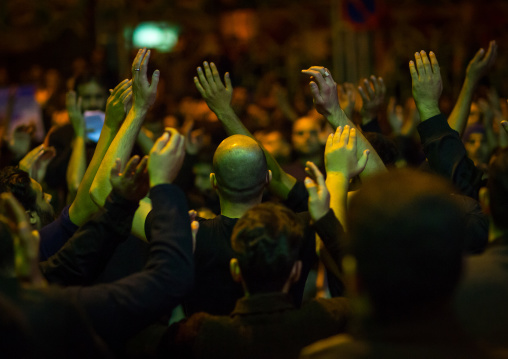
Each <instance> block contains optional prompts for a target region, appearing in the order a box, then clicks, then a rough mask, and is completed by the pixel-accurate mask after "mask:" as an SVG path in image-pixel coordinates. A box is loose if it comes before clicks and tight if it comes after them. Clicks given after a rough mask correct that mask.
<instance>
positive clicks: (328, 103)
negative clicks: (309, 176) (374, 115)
mask: <svg viewBox="0 0 508 359" xmlns="http://www.w3.org/2000/svg"><path fill="white" fill-rule="evenodd" d="M302 72H303V73H304V74H307V75H310V76H312V77H313V78H314V81H311V82H310V90H311V92H312V96H313V97H314V105H315V106H316V110H317V111H318V112H319V113H320V114H321V115H323V116H324V117H325V118H326V120H327V121H328V122H329V123H330V124H331V125H332V127H333V129H334V130H336V129H337V128H338V127H339V126H342V127H344V126H346V125H348V126H350V127H355V126H354V124H353V122H351V120H350V119H349V118H347V116H346V114H345V113H344V111H343V110H342V109H341V108H340V106H339V102H338V100H337V85H336V83H335V81H334V80H333V78H332V76H331V75H330V73H329V71H328V70H326V69H325V68H324V67H319V66H312V67H311V68H310V69H308V70H302ZM357 133H358V150H359V151H360V152H361V153H363V151H365V150H369V152H370V159H369V162H368V163H367V166H366V168H365V170H364V171H363V172H362V173H361V174H360V178H361V179H365V178H367V177H368V176H371V175H373V174H375V173H378V172H380V171H386V167H385V165H384V163H383V161H382V160H381V158H380V157H379V155H378V154H377V152H376V151H375V150H374V147H372V145H371V144H370V142H369V141H367V139H366V138H365V137H364V136H363V135H362V133H361V132H360V131H357Z"/></svg>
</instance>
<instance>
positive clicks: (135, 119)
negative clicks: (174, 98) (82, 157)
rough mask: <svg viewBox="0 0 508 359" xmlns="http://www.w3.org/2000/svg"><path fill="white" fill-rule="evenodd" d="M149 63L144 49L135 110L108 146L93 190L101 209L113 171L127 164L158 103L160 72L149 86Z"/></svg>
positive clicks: (137, 69)
mask: <svg viewBox="0 0 508 359" xmlns="http://www.w3.org/2000/svg"><path fill="white" fill-rule="evenodd" d="M149 59H150V50H147V49H141V50H139V51H138V53H137V55H136V58H135V59H134V61H133V63H132V108H131V109H130V111H129V113H128V114H127V117H126V118H125V121H124V122H123V123H122V125H121V126H120V129H119V131H118V133H117V134H116V136H115V138H114V140H113V142H112V143H111V145H110V146H109V149H108V150H107V152H106V154H105V156H104V159H103V160H102V162H101V165H100V167H99V170H98V171H97V174H96V176H95V179H94V180H93V183H92V187H91V189H90V193H91V196H92V199H93V201H94V202H95V203H96V204H97V205H99V206H103V205H104V202H105V201H106V197H107V196H108V194H109V192H110V191H111V184H110V182H109V176H110V169H111V167H113V165H114V163H115V161H116V159H117V158H120V160H121V161H122V163H124V162H126V161H127V159H128V158H129V156H130V154H131V152H132V148H133V146H134V143H135V142H136V138H137V136H138V133H139V130H140V128H141V125H142V124H143V120H144V119H145V116H146V113H147V112H148V109H149V108H150V107H151V106H152V105H153V103H154V101H155V96H156V94H157V84H158V82H159V74H160V73H159V70H155V71H154V73H153V75H152V83H151V84H150V83H149V82H148V78H147V71H148V60H149Z"/></svg>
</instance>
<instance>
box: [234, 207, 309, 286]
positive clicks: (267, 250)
mask: <svg viewBox="0 0 508 359" xmlns="http://www.w3.org/2000/svg"><path fill="white" fill-rule="evenodd" d="M302 240H303V224H302V223H301V221H300V220H299V218H298V217H297V216H296V214H295V213H294V212H293V211H291V210H289V209H288V208H286V207H284V206H282V205H279V204H275V203H270V202H267V203H262V204H258V205H256V206H254V207H252V208H251V209H249V210H248V211H247V212H246V213H245V214H244V215H243V217H242V218H240V219H239V220H238V222H237V223H236V225H235V227H234V229H233V234H232V235H231V244H232V248H233V250H234V251H235V253H236V255H235V256H236V258H237V259H238V262H239V265H240V269H241V271H242V278H243V280H244V282H245V284H246V286H247V288H248V290H249V293H250V294H256V293H269V292H279V291H281V290H282V287H283V286H284V284H285V283H286V281H287V279H288V277H289V275H290V273H291V269H292V268H293V265H294V263H295V262H296V260H297V258H298V253H299V250H300V247H301V244H302Z"/></svg>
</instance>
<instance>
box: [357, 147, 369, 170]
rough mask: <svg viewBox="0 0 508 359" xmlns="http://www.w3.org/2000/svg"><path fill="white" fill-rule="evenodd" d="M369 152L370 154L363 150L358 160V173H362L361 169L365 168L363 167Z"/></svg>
mask: <svg viewBox="0 0 508 359" xmlns="http://www.w3.org/2000/svg"><path fill="white" fill-rule="evenodd" d="M369 154H370V151H369V150H365V151H363V153H362V157H360V159H359V160H358V170H359V172H358V173H362V172H363V170H364V169H365V167H366V166H367V161H368V160H369Z"/></svg>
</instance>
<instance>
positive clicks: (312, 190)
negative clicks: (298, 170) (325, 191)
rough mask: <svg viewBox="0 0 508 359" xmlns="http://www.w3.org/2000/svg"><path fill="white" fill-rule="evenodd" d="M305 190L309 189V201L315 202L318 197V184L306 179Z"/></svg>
mask: <svg viewBox="0 0 508 359" xmlns="http://www.w3.org/2000/svg"><path fill="white" fill-rule="evenodd" d="M304 183H305V188H306V189H307V192H308V193H309V199H310V200H315V199H317V197H318V187H317V184H316V182H314V181H313V180H312V179H311V178H309V177H305V180H304Z"/></svg>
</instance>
